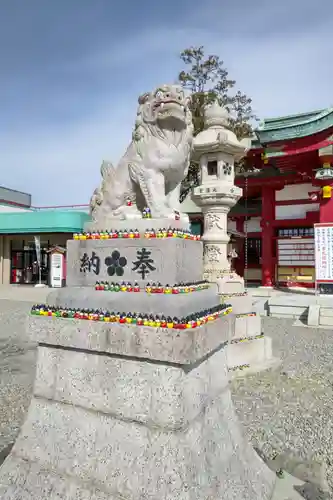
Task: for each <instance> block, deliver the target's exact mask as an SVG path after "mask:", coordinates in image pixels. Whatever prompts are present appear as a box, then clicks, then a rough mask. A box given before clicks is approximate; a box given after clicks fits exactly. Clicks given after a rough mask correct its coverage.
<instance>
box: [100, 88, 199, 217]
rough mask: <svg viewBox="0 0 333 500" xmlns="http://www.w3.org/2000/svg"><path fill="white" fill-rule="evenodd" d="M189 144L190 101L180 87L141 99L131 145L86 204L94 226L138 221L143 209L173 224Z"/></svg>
mask: <svg viewBox="0 0 333 500" xmlns="http://www.w3.org/2000/svg"><path fill="white" fill-rule="evenodd" d="M192 139H193V125H192V115H191V111H190V109H189V97H188V96H187V95H186V94H185V91H184V89H183V88H182V87H181V86H178V85H163V86H162V87H159V88H157V89H156V90H154V91H153V92H150V93H146V94H143V95H142V96H140V97H139V107H138V111H137V118H136V122H135V128H134V132H133V138H132V142H131V143H130V145H129V147H128V148H127V150H126V152H125V154H124V156H123V157H122V159H121V160H120V162H119V164H118V166H117V167H114V166H113V165H112V164H111V163H108V162H103V164H102V166H101V175H102V182H101V185H100V187H99V188H97V189H95V191H94V193H93V195H92V197H91V200H90V212H91V215H92V218H93V220H94V221H96V222H98V221H102V220H105V219H109V218H118V219H134V218H141V217H142V211H143V209H144V208H149V209H150V211H151V216H152V217H153V218H166V217H173V218H174V213H175V211H180V206H179V194H180V184H181V182H182V180H183V179H184V177H185V176H186V174H187V171H188V167H189V162H190V154H191V149H192ZM181 217H182V218H183V217H184V218H186V217H187V216H186V215H181Z"/></svg>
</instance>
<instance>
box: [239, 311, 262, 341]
mask: <svg viewBox="0 0 333 500" xmlns="http://www.w3.org/2000/svg"><path fill="white" fill-rule="evenodd" d="M260 334H261V317H260V316H257V315H255V316H235V317H234V329H233V338H234V339H242V338H248V337H255V336H256V335H260Z"/></svg>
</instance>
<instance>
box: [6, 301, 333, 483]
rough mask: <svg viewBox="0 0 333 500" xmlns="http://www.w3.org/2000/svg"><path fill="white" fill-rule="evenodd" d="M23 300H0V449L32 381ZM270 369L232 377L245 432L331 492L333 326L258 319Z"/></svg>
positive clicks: (15, 425) (21, 414)
mask: <svg viewBox="0 0 333 500" xmlns="http://www.w3.org/2000/svg"><path fill="white" fill-rule="evenodd" d="M30 307H31V304H29V303H28V302H26V301H25V302H18V301H12V300H0V325H1V326H0V372H1V377H0V451H1V450H2V449H3V448H5V447H6V446H7V445H8V444H9V443H11V442H12V441H13V440H15V438H16V436H17V434H18V431H19V428H20V426H21V424H22V422H23V420H24V418H25V412H26V410H27V408H28V405H29V400H30V394H31V391H32V384H33V380H34V371H35V361H36V349H35V345H34V344H32V343H31V342H29V340H28V339H27V335H26V333H25V321H26V317H27V314H28V311H29V309H30ZM263 328H264V331H265V333H266V334H267V335H269V336H270V337H272V339H273V352H274V355H275V356H280V357H281V359H282V360H283V362H282V366H281V367H280V368H279V369H278V370H277V371H276V372H266V373H261V374H258V375H253V376H250V377H248V378H245V379H238V380H235V381H233V382H232V393H233V399H234V403H235V406H236V409H237V413H238V415H239V418H240V420H241V421H242V423H243V425H244V427H245V432H246V433H247V435H248V436H249V438H250V439H251V440H252V443H253V444H254V445H255V446H257V447H258V448H259V449H261V450H262V451H263V452H264V454H265V455H266V456H270V455H272V454H273V453H274V452H275V451H276V452H279V451H285V450H286V449H289V450H291V451H295V452H297V453H298V454H299V455H300V456H301V457H302V458H308V457H310V458H312V459H319V460H323V461H324V462H325V463H326V466H327V472H328V477H329V483H330V487H331V488H332V490H333V420H332V419H331V415H332V414H333V374H332V370H331V363H332V355H333V331H331V330H327V329H326V330H320V329H311V328H302V327H294V326H292V322H291V321H289V320H281V319H274V318H264V320H263Z"/></svg>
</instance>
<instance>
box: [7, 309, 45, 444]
mask: <svg viewBox="0 0 333 500" xmlns="http://www.w3.org/2000/svg"><path fill="white" fill-rule="evenodd" d="M30 308H31V304H29V303H27V302H14V301H9V300H0V451H1V450H2V449H3V448H5V447H6V446H7V445H8V444H10V443H12V442H13V441H15V439H16V437H17V434H18V432H19V429H20V427H21V425H22V423H23V421H24V418H25V413H26V410H27V408H28V406H29V402H30V397H31V392H32V385H33V381H34V377H35V364H36V347H35V345H34V344H32V343H31V342H29V341H28V337H27V334H26V329H25V322H26V318H27V314H28V311H29V309H30Z"/></svg>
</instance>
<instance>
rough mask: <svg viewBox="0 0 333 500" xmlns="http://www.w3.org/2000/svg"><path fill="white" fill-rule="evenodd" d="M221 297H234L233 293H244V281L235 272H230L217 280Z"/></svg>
mask: <svg viewBox="0 0 333 500" xmlns="http://www.w3.org/2000/svg"><path fill="white" fill-rule="evenodd" d="M216 284H217V287H218V294H219V295H232V294H233V293H244V290H245V288H244V279H243V278H241V277H240V276H238V274H236V273H234V272H229V273H227V274H225V275H224V276H222V277H220V278H218V279H216Z"/></svg>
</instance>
